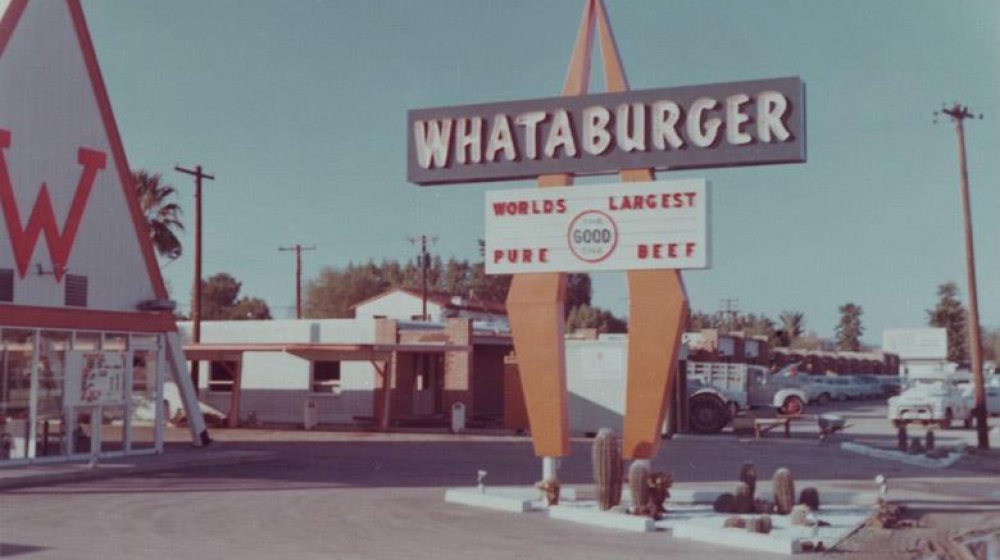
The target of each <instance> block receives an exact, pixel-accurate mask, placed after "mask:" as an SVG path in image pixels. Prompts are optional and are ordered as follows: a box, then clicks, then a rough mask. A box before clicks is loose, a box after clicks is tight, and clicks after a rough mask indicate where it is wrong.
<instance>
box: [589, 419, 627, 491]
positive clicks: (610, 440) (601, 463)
mask: <svg viewBox="0 0 1000 560" xmlns="http://www.w3.org/2000/svg"><path fill="white" fill-rule="evenodd" d="M591 462H592V463H593V467H594V484H595V485H596V487H597V488H596V489H597V503H598V505H599V506H600V508H601V509H602V510H609V509H611V508H613V507H615V506H617V505H618V504H619V503H620V502H621V498H622V452H621V446H620V445H619V444H618V436H616V435H615V432H614V430H612V429H610V428H601V430H600V431H599V432H597V437H595V438H594V445H593V448H592V451H591Z"/></svg>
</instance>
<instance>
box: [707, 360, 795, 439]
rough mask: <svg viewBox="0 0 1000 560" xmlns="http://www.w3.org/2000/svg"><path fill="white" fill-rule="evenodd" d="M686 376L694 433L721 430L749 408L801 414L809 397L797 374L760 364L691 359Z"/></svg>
mask: <svg viewBox="0 0 1000 560" xmlns="http://www.w3.org/2000/svg"><path fill="white" fill-rule="evenodd" d="M687 377H688V382H689V392H688V426H689V427H690V428H691V430H693V431H695V432H701V433H715V432H718V431H720V430H722V428H724V427H725V426H726V424H728V423H729V420H730V419H731V418H732V417H734V416H735V415H736V414H738V413H739V411H741V410H746V409H749V408H757V407H774V408H776V409H778V412H781V413H783V414H801V413H802V412H803V411H805V407H806V402H808V400H809V399H808V397H807V396H806V392H805V391H804V390H803V389H802V387H800V386H799V384H798V382H797V380H796V378H795V377H794V376H789V375H783V374H782V373H781V372H778V373H773V374H772V373H771V372H769V371H768V370H767V369H766V368H764V367H761V366H752V365H747V364H726V363H714V362H688V363H687ZM692 389H694V390H692Z"/></svg>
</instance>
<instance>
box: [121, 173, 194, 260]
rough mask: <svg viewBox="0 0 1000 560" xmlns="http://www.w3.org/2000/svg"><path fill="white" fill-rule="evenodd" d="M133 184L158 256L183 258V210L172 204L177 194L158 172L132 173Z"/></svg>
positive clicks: (174, 203) (171, 258)
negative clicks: (181, 237)
mask: <svg viewBox="0 0 1000 560" xmlns="http://www.w3.org/2000/svg"><path fill="white" fill-rule="evenodd" d="M132 184H133V186H134V187H135V192H136V197H137V198H138V199H139V209H140V210H142V217H143V219H144V220H145V222H146V229H147V231H148V232H149V239H150V240H151V241H152V242H153V249H155V250H156V254H157V255H159V256H160V258H165V259H168V260H174V259H176V258H177V257H180V256H181V252H182V248H181V241H180V239H178V238H177V232H178V231H182V230H183V229H184V224H183V223H181V220H180V216H181V207H180V206H178V205H177V203H176V202H171V201H170V199H171V198H173V197H174V195H175V194H177V191H176V190H175V189H174V187H172V186H170V185H168V184H166V183H165V182H163V178H162V177H161V176H160V174H159V173H149V172H148V171H143V170H141V169H140V170H138V171H134V172H133V173H132Z"/></svg>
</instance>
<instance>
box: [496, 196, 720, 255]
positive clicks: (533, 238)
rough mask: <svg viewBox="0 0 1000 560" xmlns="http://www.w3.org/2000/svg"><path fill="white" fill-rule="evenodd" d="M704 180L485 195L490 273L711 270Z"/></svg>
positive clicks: (706, 197)
mask: <svg viewBox="0 0 1000 560" xmlns="http://www.w3.org/2000/svg"><path fill="white" fill-rule="evenodd" d="M707 221H708V186H707V183H706V181H705V180H704V179H682V180H676V181H655V182H649V183H616V184H611V185H587V186H576V187H569V188H547V189H518V190H507V191H489V192H487V193H486V254H485V257H486V273H487V274H514V273H530V272H591V271H601V270H640V269H664V268H706V267H707V266H708V243H707V242H708V236H707V233H706V230H707Z"/></svg>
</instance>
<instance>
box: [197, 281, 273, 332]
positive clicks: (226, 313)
mask: <svg viewBox="0 0 1000 560" xmlns="http://www.w3.org/2000/svg"><path fill="white" fill-rule="evenodd" d="M242 287H243V284H242V283H241V282H239V281H238V280H236V278H233V276H232V275H231V274H229V273H226V272H220V273H218V274H215V275H213V276H210V277H209V278H208V279H207V280H202V282H201V318H202V319H203V320H206V321H225V320H246V319H270V318H271V310H270V309H269V308H268V306H267V303H266V302H264V300H262V299H260V298H252V297H242V298H241V297H240V289H241V288H242Z"/></svg>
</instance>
